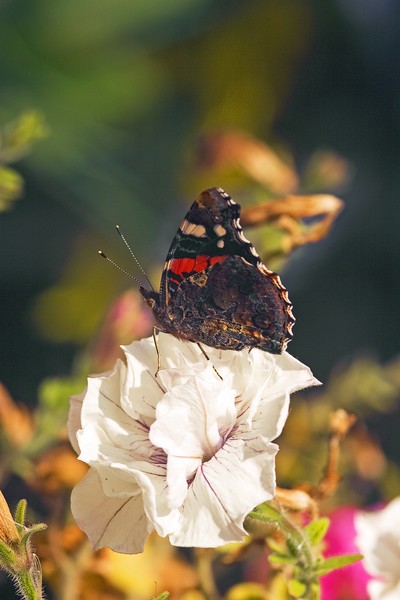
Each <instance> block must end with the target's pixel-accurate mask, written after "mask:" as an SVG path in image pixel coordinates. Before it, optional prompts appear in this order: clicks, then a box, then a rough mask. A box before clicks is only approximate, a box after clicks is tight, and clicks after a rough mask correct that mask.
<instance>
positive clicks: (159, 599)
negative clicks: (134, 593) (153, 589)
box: [152, 592, 169, 600]
mask: <svg viewBox="0 0 400 600" xmlns="http://www.w3.org/2000/svg"><path fill="white" fill-rule="evenodd" d="M168 596H169V592H161V594H157V596H154V597H153V598H152V600H167V598H168Z"/></svg>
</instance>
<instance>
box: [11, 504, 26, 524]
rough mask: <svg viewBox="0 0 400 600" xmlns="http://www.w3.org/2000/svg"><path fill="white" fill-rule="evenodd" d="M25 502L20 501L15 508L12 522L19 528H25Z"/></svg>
mask: <svg viewBox="0 0 400 600" xmlns="http://www.w3.org/2000/svg"><path fill="white" fill-rule="evenodd" d="M26 506H27V501H26V500H24V499H22V500H20V501H19V502H18V504H17V508H16V509H15V514H14V521H15V523H16V525H19V526H20V527H24V526H25V513H26Z"/></svg>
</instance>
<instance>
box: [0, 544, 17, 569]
mask: <svg viewBox="0 0 400 600" xmlns="http://www.w3.org/2000/svg"><path fill="white" fill-rule="evenodd" d="M16 564H17V557H16V555H15V552H14V551H13V550H11V548H10V547H9V546H7V544H6V543H5V542H3V540H0V566H2V567H3V569H6V570H7V571H11V572H12V573H13V572H14V568H15V566H16Z"/></svg>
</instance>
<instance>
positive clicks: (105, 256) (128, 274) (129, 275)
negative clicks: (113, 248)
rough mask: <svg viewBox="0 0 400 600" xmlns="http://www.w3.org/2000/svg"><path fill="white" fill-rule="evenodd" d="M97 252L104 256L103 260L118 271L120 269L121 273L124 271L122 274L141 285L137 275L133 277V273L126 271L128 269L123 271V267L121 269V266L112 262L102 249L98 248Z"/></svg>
mask: <svg viewBox="0 0 400 600" xmlns="http://www.w3.org/2000/svg"><path fill="white" fill-rule="evenodd" d="M98 253H99V254H100V256H101V257H102V258H104V259H105V260H107V261H108V262H109V263H111V264H112V265H113V266H114V267H115V268H116V269H118V271H121V273H124V275H127V276H128V277H130V278H131V279H133V280H134V281H136V283H138V284H139V285H140V286H143V284H142V282H141V281H140V280H139V279H137V277H135V276H134V275H132V273H128V271H125V269H123V268H122V267H120V266H119V265H117V263H116V262H114V261H113V260H111V258H108V256H107V255H106V254H104V252H103V251H102V250H98Z"/></svg>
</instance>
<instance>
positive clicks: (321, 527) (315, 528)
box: [305, 517, 330, 546]
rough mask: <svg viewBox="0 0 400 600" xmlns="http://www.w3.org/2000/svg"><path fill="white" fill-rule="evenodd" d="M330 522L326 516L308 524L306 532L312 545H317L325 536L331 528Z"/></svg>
mask: <svg viewBox="0 0 400 600" xmlns="http://www.w3.org/2000/svg"><path fill="white" fill-rule="evenodd" d="M329 523H330V521H329V519H328V518H327V517H324V518H322V519H318V520H317V521H312V523H309V525H307V527H306V528H305V532H306V535H307V538H308V540H309V542H310V544H311V546H316V545H317V544H319V542H320V541H321V540H322V539H323V538H324V537H325V534H326V532H327V531H328V528H329Z"/></svg>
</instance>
